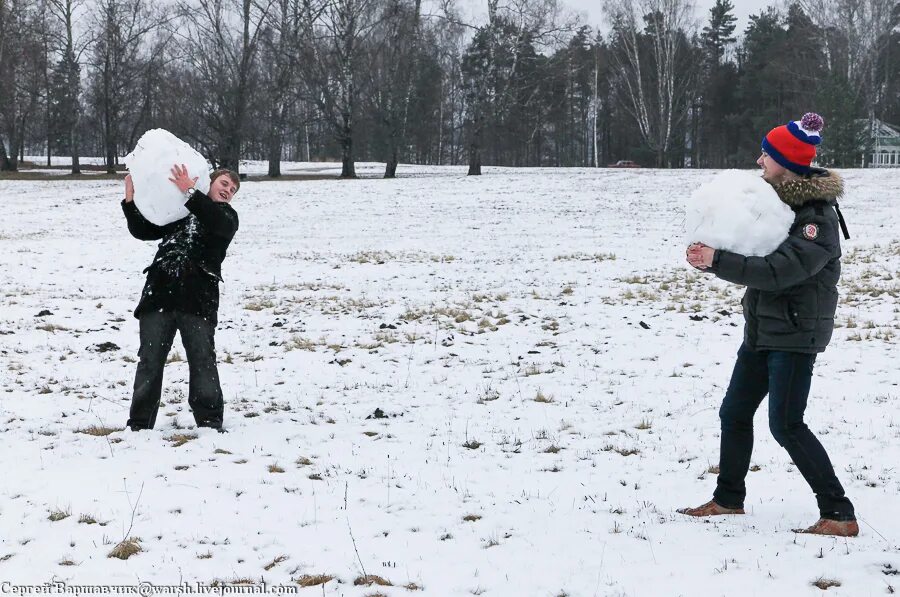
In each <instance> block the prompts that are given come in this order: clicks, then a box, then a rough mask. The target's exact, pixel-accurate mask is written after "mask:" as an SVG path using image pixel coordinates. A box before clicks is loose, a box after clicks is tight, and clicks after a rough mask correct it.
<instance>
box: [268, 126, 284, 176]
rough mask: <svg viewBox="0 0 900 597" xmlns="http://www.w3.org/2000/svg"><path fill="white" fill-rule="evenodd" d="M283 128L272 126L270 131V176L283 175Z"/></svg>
mask: <svg viewBox="0 0 900 597" xmlns="http://www.w3.org/2000/svg"><path fill="white" fill-rule="evenodd" d="M281 151H282V143H281V130H280V129H279V128H278V127H272V131H271V132H270V133H269V173H268V174H269V177H270V178H278V177H279V176H281Z"/></svg>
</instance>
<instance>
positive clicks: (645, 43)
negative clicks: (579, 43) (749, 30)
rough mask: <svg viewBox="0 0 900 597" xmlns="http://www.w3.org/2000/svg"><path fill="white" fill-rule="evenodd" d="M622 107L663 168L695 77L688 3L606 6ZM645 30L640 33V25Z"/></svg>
mask: <svg viewBox="0 0 900 597" xmlns="http://www.w3.org/2000/svg"><path fill="white" fill-rule="evenodd" d="M604 8H605V10H606V12H607V15H608V17H609V19H610V21H611V22H612V26H613V39H612V48H613V57H614V60H615V61H616V65H617V68H618V70H619V79H620V89H621V90H622V91H623V92H624V95H625V97H624V100H625V101H624V102H623V104H624V107H625V109H626V110H627V111H628V112H629V113H630V114H631V116H632V117H633V118H634V119H635V122H636V123H637V125H638V129H639V130H640V134H641V137H642V138H643V140H644V142H645V143H646V144H647V146H648V147H649V148H650V149H651V150H653V151H654V152H655V153H656V165H657V166H663V165H665V162H666V154H667V152H668V151H669V148H670V146H671V144H672V141H673V132H674V129H675V125H676V124H678V123H679V122H680V120H681V119H682V118H683V117H684V114H685V109H684V106H685V102H686V101H687V98H688V91H689V90H690V88H691V85H692V84H693V81H694V79H695V77H696V74H697V65H691V64H690V63H689V57H690V52H689V50H690V46H689V44H688V37H687V36H688V34H689V33H690V32H691V30H692V29H693V27H694V23H693V3H692V2H690V0H606V4H605V6H604ZM641 20H642V21H644V22H645V23H646V27H645V28H644V29H643V31H642V30H641V29H640V28H639V25H638V23H639V21H641Z"/></svg>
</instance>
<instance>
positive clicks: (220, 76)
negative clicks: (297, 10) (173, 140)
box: [181, 0, 275, 171]
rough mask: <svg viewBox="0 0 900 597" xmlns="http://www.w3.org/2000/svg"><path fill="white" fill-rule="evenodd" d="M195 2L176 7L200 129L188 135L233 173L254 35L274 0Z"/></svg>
mask: <svg viewBox="0 0 900 597" xmlns="http://www.w3.org/2000/svg"><path fill="white" fill-rule="evenodd" d="M196 2H197V4H196V5H191V4H187V3H182V4H181V9H182V14H183V15H184V17H185V18H186V19H187V22H188V32H189V35H188V36H187V38H185V39H184V45H185V51H186V53H187V54H188V55H189V56H190V61H191V62H190V65H191V68H192V70H193V73H192V74H196V79H194V80H193V82H192V85H193V86H192V88H191V90H190V91H191V93H192V94H193V96H194V97H193V101H192V102H190V103H191V105H192V106H193V108H194V109H195V110H197V112H195V113H194V115H193V116H194V119H195V120H196V121H197V126H196V127H195V129H200V130H197V131H196V132H194V133H192V134H191V136H192V137H194V139H195V140H196V141H198V142H199V143H200V144H201V145H203V146H204V147H205V148H206V150H207V152H208V153H209V154H210V155H209V157H210V158H211V159H212V160H213V162H215V163H216V165H219V166H222V167H226V168H231V169H232V170H235V171H238V169H239V168H240V159H241V148H242V144H243V141H244V134H245V131H246V127H247V122H246V120H247V113H248V108H249V105H250V102H251V101H252V98H253V95H254V93H255V91H256V86H255V83H256V79H255V71H254V69H255V67H256V62H255V61H256V57H257V52H258V50H259V45H260V36H261V34H262V32H263V28H264V25H265V23H266V22H267V20H268V15H269V12H270V10H271V9H272V6H273V5H274V2H275V0H196ZM197 8H199V10H197ZM201 125H202V128H201Z"/></svg>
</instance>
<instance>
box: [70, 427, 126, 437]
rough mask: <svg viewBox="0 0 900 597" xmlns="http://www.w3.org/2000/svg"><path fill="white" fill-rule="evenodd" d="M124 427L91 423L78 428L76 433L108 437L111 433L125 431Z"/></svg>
mask: <svg viewBox="0 0 900 597" xmlns="http://www.w3.org/2000/svg"><path fill="white" fill-rule="evenodd" d="M124 430H125V428H124V427H106V426H104V425H91V426H90V427H84V428H82V429H76V430H75V433H83V434H85V435H93V436H94V437H106V436H107V435H109V434H110V433H116V432H118V431H124Z"/></svg>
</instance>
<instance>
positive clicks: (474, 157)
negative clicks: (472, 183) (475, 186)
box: [468, 117, 482, 176]
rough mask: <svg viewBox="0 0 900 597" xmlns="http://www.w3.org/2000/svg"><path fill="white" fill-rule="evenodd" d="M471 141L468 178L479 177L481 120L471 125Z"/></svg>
mask: <svg viewBox="0 0 900 597" xmlns="http://www.w3.org/2000/svg"><path fill="white" fill-rule="evenodd" d="M472 126H473V131H472V141H471V143H469V174H468V175H469V176H481V136H482V132H481V126H482V125H481V119H480V118H478V117H476V118H475V122H474V123H473V124H472Z"/></svg>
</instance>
